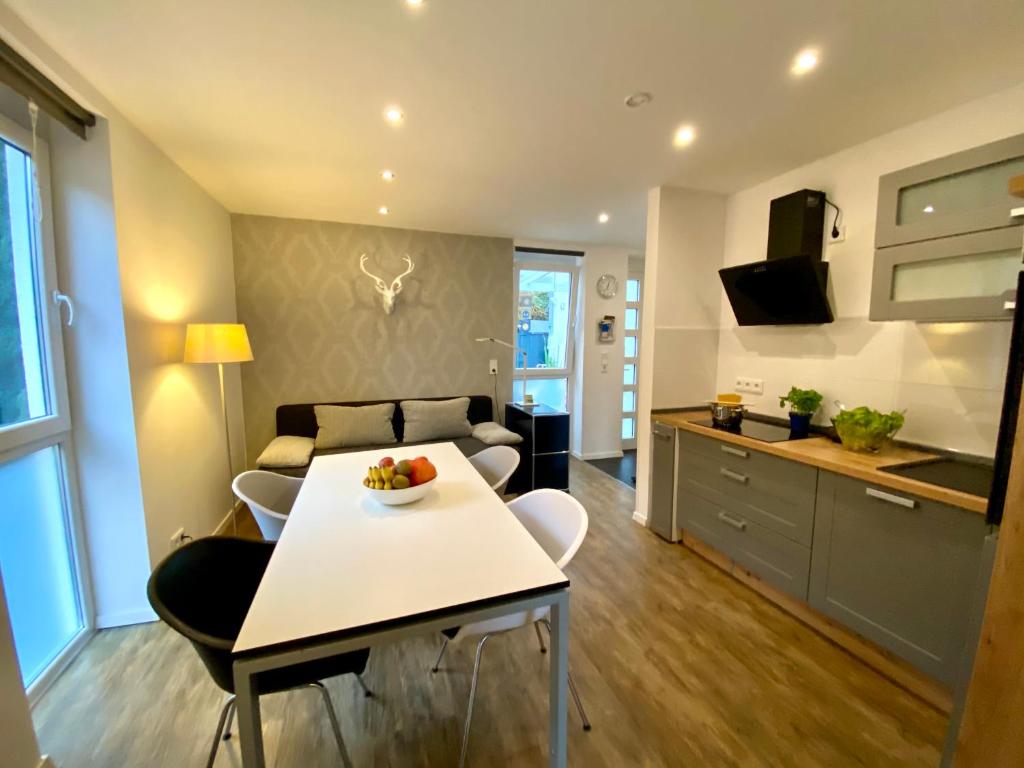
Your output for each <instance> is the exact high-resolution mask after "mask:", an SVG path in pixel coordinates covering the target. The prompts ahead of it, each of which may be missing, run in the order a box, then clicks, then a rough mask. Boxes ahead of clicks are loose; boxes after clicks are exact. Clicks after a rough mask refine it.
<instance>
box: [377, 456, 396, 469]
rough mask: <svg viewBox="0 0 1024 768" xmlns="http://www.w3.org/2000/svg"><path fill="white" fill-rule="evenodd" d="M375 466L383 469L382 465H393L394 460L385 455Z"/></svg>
mask: <svg viewBox="0 0 1024 768" xmlns="http://www.w3.org/2000/svg"><path fill="white" fill-rule="evenodd" d="M377 466H378V467H380V468H381V469H384V467H393V466H395V460H394V459H393V458H391V457H390V456H385V457H384V458H383V459H381V460H380V461H378V462H377Z"/></svg>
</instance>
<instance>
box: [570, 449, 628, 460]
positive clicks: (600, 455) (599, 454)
mask: <svg viewBox="0 0 1024 768" xmlns="http://www.w3.org/2000/svg"><path fill="white" fill-rule="evenodd" d="M572 455H573V456H575V457H576V458H577V459H579V460H580V461H593V460H594V459H621V458H622V451H596V452H595V453H577V452H576V451H573V452H572Z"/></svg>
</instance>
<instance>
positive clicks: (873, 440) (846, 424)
mask: <svg viewBox="0 0 1024 768" xmlns="http://www.w3.org/2000/svg"><path fill="white" fill-rule="evenodd" d="M832 426H833V427H835V429H836V434H837V435H839V440H840V441H841V442H842V444H843V447H844V448H848V449H849V450H851V451H864V452H873V451H877V450H879V449H880V448H882V446H884V445H885V444H886V443H887V442H889V440H891V439H892V437H893V435H895V434H896V433H897V432H899V431H900V428H901V427H902V426H903V413H902V412H901V411H892V412H891V413H882V412H880V411H876V410H875V409H874V408H868V407H867V406H866V405H862V406H860V407H859V408H854V409H852V410H849V411H847V410H841V411H839V413H837V414H836V415H835V416H833V417H832Z"/></svg>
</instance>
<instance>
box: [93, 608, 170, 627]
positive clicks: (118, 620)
mask: <svg viewBox="0 0 1024 768" xmlns="http://www.w3.org/2000/svg"><path fill="white" fill-rule="evenodd" d="M158 620H159V619H158V617H157V615H156V614H155V613H153V609H152V608H149V607H146V608H134V609H131V610H127V611H116V612H114V613H101V614H98V615H97V616H96V629H110V628H112V627H127V626H129V625H130V624H148V623H149V622H151V621H158Z"/></svg>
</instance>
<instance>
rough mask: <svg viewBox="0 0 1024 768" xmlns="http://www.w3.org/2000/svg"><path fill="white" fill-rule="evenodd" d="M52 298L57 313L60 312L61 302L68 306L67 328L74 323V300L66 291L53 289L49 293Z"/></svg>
mask: <svg viewBox="0 0 1024 768" xmlns="http://www.w3.org/2000/svg"><path fill="white" fill-rule="evenodd" d="M50 296H51V298H52V299H53V303H54V304H56V305H57V313H58V314H60V305H61V304H63V305H65V306H66V307H67V308H68V328H70V327H71V326H72V325H74V324H75V302H73V301H72V300H71V297H70V296H68V295H67V294H66V293H61V292H60V291H57V290H54V292H53V293H52V294H50Z"/></svg>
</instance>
